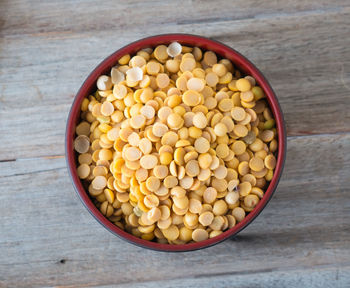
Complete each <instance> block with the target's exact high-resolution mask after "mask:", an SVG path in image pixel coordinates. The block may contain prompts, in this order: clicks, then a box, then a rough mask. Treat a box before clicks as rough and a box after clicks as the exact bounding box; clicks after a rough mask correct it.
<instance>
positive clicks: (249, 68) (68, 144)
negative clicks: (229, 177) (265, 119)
mask: <svg viewBox="0 0 350 288" xmlns="http://www.w3.org/2000/svg"><path fill="white" fill-rule="evenodd" d="M174 41H177V42H179V43H181V44H183V45H189V46H194V45H196V46H198V47H200V48H202V49H209V50H212V51H214V52H215V53H216V54H217V55H219V56H221V57H225V58H227V59H229V60H231V61H232V63H233V64H234V65H235V66H238V68H239V70H240V71H243V72H244V73H247V74H249V75H251V76H253V77H254V78H255V79H256V82H257V83H258V84H259V86H260V87H261V88H262V89H263V91H264V93H265V95H266V98H267V100H268V102H269V106H270V108H271V111H272V113H273V115H274V117H275V121H276V129H277V131H278V153H277V163H276V168H275V171H274V175H273V178H272V180H271V181H270V183H269V186H268V188H267V190H266V192H265V194H264V196H263V198H262V199H261V200H260V202H259V203H258V205H257V206H256V207H255V208H254V210H252V211H251V212H250V213H249V214H248V215H247V216H246V217H245V218H244V219H243V220H242V221H241V222H239V223H237V224H236V225H235V226H234V227H232V228H231V229H228V230H227V231H225V232H223V233H222V234H220V235H218V236H216V237H214V238H209V239H207V240H204V241H201V242H195V243H189V244H181V245H174V244H162V243H157V242H152V241H148V240H143V239H140V238H137V237H136V236H134V235H132V234H130V233H128V232H126V231H124V230H122V229H120V228H119V227H117V226H116V225H114V224H113V223H112V222H110V221H109V220H108V219H107V218H106V217H105V216H103V215H102V213H101V212H100V211H99V210H98V208H97V207H96V206H95V205H94V204H93V202H92V201H91V199H90V197H89V195H88V192H87V191H86V190H85V189H84V187H83V185H82V183H81V181H80V179H79V177H78V175H77V171H76V168H77V165H76V156H75V151H74V148H73V147H74V144H73V143H74V140H73V139H74V133H75V127H76V122H77V121H78V117H79V115H80V104H81V102H82V101H83V99H84V98H85V97H86V96H87V95H89V93H90V91H91V90H92V89H93V87H94V86H95V83H96V80H97V78H98V77H99V76H100V75H102V74H103V73H106V72H107V71H108V70H109V69H110V68H111V67H112V66H114V65H115V64H116V63H117V60H118V59H119V58H120V57H121V56H123V55H124V54H133V53H135V52H137V51H138V50H140V49H143V48H146V47H154V46H156V45H160V44H169V43H171V42H174ZM286 146H287V138H286V127H285V121H284V117H283V112H282V109H281V107H280V104H279V102H278V99H277V97H276V94H275V93H274V91H273V89H272V87H271V85H270V84H269V82H268V81H267V80H266V78H265V77H264V75H263V74H262V73H261V72H260V70H259V69H258V68H257V67H256V66H255V65H254V64H253V63H252V62H251V61H250V60H248V59H247V58H246V57H244V56H243V55H242V54H240V53H239V52H237V51H236V50H235V49H233V48H231V47H229V46H227V45H225V44H223V43H221V42H219V41H217V40H212V39H210V38H207V37H203V36H198V35H193V34H183V33H171V34H159V35H154V36H150V37H146V38H142V39H139V40H136V41H134V42H132V43H130V44H128V45H125V46H124V47H122V48H120V49H118V50H116V51H115V52H113V53H112V54H111V55H109V56H108V57H106V58H105V59H104V60H103V61H102V62H100V64H98V65H97V66H96V68H95V69H93V71H92V72H91V73H90V74H89V76H88V77H87V78H86V79H85V81H84V82H83V84H82V86H81V87H80V89H79V91H78V93H77V94H76V96H75V97H74V101H73V103H72V106H71V109H70V112H69V114H68V119H67V125H66V133H65V154H66V163H67V169H68V173H69V176H70V178H71V181H72V183H73V186H74V189H75V191H76V193H77V194H78V196H79V198H80V200H81V201H82V203H83V204H84V206H85V207H86V209H87V210H88V211H89V212H90V214H91V215H92V216H93V217H94V218H95V219H96V220H97V221H98V222H99V223H100V224H101V225H102V226H104V227H105V228H106V229H107V230H109V231H110V232H111V233H113V234H114V235H117V236H118V237H120V238H121V239H123V240H126V241H127V242H129V243H132V244H135V245H137V246H139V247H143V248H148V249H152V250H156V251H165V252H184V251H194V250H198V249H202V248H207V247H210V246H213V245H215V244H218V243H220V242H222V241H224V240H226V239H228V238H230V237H233V236H235V235H236V234H237V233H239V232H240V231H242V230H243V229H244V228H246V227H247V226H248V225H249V224H250V223H252V221H253V220H254V219H255V218H256V217H257V216H258V215H259V214H260V213H261V212H262V210H263V209H264V208H265V206H266V205H267V203H268V202H269V201H270V199H271V198H272V195H273V194H274V192H275V190H276V188H277V185H278V183H279V181H280V178H281V175H282V171H283V168H284V164H285V159H286Z"/></svg>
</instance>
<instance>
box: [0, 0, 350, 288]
mask: <svg viewBox="0 0 350 288" xmlns="http://www.w3.org/2000/svg"><path fill="white" fill-rule="evenodd" d="M168 32H171V33H174V32H185V33H193V34H199V35H203V36H207V37H212V38H214V39H217V40H219V41H222V42H223V43H225V44H227V45H230V46H231V47H234V48H235V49H237V50H238V51H240V52H241V53H243V54H244V55H246V56H247V57H248V58H249V59H251V60H252V61H253V62H254V63H255V64H256V65H257V66H258V67H259V68H260V69H261V70H262V71H263V73H265V75H266V77H267V78H268V79H269V80H270V83H271V85H272V87H273V88H274V89H275V91H276V93H277V95H278V97H279V99H280V103H281V105H282V108H283V111H284V114H285V119H286V122H287V130H288V153H287V154H288V156H287V162H286V167H285V170H284V175H283V177H282V180H281V182H280V185H279V187H278V190H277V192H276V194H275V196H274V197H273V199H272V201H271V202H270V203H269V205H268V206H267V207H266V209H265V210H264V211H263V213H262V214H261V215H260V216H259V217H258V218H257V219H256V220H255V221H254V223H252V224H251V225H250V226H249V227H248V228H247V229H245V230H244V231H243V232H242V233H240V234H239V236H237V237H236V238H234V239H232V240H228V241H225V242H224V243H221V244H219V245H217V246H215V247H211V248H208V249H204V250H201V251H196V252H190V253H174V254H169V253H161V252H154V251H149V250H145V249H142V248H138V247H136V246H133V245H131V244H128V243H125V242H124V241H122V240H120V239H119V238H117V237H115V236H113V235H112V234H111V233H109V232H108V231H107V230H105V229H104V228H103V227H102V226H101V225H100V224H98V223H97V222H96V221H95V220H94V219H93V217H92V216H91V215H90V214H89V213H88V211H87V210H86V209H85V208H84V207H83V205H82V204H81V202H80V201H79V200H78V197H77V196H76V194H75V192H74V190H73V186H72V184H71V182H70V179H69V177H68V174H67V170H66V164H65V159H64V133H65V124H66V119H67V115H68V111H69V108H70V106H71V104H72V101H73V98H74V95H75V93H76V92H77V91H78V89H79V87H80V85H81V84H82V82H83V81H84V79H85V78H86V77H87V75H88V74H89V72H90V71H91V70H92V69H93V68H94V67H95V66H96V65H97V64H98V63H99V62H100V61H101V60H102V59H104V58H105V57H106V56H107V55H109V54H111V53H112V52H114V51H115V50H117V49H118V48H120V47H121V46H123V45H125V44H127V43H129V42H131V41H134V40H137V39H139V38H142V37H145V36H149V35H154V34H159V33H168ZM349 111H350V2H349V1H347V0H342V1H341V0H334V1H328V0H327V1H326V0H317V1H316V0H314V1H312V0H302V1H291V0H288V1H287V0H286V1H260V0H237V1H227V0H220V1H200V0H192V1H191V0H184V1H171V0H162V1H147V0H143V1H138V0H132V1H121V0H120V1H112V0H104V1H92V0H91V1H83V0H77V1H74V0H56V1H40V0H36V1H29V0H0V251H1V252H0V287H43V286H45V287H52V286H55V287H57V286H59V287H349V286H350V188H349V186H350V112H349Z"/></svg>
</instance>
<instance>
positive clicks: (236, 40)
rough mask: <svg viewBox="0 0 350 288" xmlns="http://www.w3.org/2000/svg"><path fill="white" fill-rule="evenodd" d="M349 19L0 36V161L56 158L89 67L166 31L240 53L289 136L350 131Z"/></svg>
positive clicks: (319, 16)
mask: <svg viewBox="0 0 350 288" xmlns="http://www.w3.org/2000/svg"><path fill="white" fill-rule="evenodd" d="M11 3H12V2H11ZM50 13H51V12H50ZM52 13H53V12H52ZM105 19H106V20H105V21H107V20H108V18H105ZM349 19H350V8H344V9H343V10H342V11H341V12H338V11H337V10H336V11H329V12H320V11H318V12H317V10H316V12H315V13H309V14H308V13H306V14H303V13H301V14H296V15H285V16H281V17H276V18H268V17H267V18H262V19H259V21H257V20H256V19H243V20H240V21H235V20H233V21H232V20H227V19H224V20H225V21H222V22H209V23H199V24H195V23H191V24H181V25H180V24H179V25H177V24H176V25H175V24H174V23H172V22H171V21H169V22H170V23H164V24H163V25H161V26H159V25H158V26H151V27H150V28H149V29H147V33H145V32H144V31H142V30H140V29H139V28H138V27H137V26H135V27H130V29H128V30H123V29H121V30H118V32H117V34H116V31H115V30H112V29H108V28H106V27H105V26H103V27H102V26H101V27H100V29H101V30H100V31H99V32H98V33H96V32H94V31H92V32H84V33H75V32H74V31H73V32H72V33H68V34H65V33H56V34H55V33H52V34H50V33H49V34H40V33H39V34H37V35H28V36H26V35H21V36H18V35H17V36H16V35H14V36H11V35H9V36H6V37H3V38H0V47H1V49H2V53H1V56H0V121H1V123H2V125H1V126H0V134H1V135H9V136H8V137H5V138H4V139H2V141H0V160H9V159H17V158H23V157H39V156H47V155H63V154H64V143H63V141H64V140H63V138H64V130H65V121H66V118H67V115H68V111H69V108H70V105H71V103H72V99H73V97H74V94H75V93H76V92H77V91H78V89H79V87H80V85H81V83H82V82H83V80H84V79H85V77H86V76H87V75H88V74H89V71H91V70H92V69H93V68H94V67H95V66H96V65H97V64H98V63H99V62H100V61H101V60H102V59H103V58H104V57H105V56H106V55H109V54H110V53H112V52H113V51H114V50H115V49H117V48H119V47H121V46H123V45H125V44H127V43H129V42H131V41H133V40H136V39H138V38H142V37H144V36H147V35H152V34H157V33H165V32H191V33H195V34H200V35H205V36H208V37H212V38H214V39H218V40H221V41H223V42H224V43H226V44H228V45H230V46H232V47H234V48H236V49H237V50H238V51H240V52H242V53H243V54H245V55H246V56H247V57H248V58H249V59H251V60H252V61H253V62H254V63H255V64H256V65H257V66H258V67H259V68H260V69H261V70H262V71H263V72H264V73H265V74H266V76H267V78H268V79H269V80H270V82H271V84H272V86H273V88H274V89H275V91H276V93H277V95H278V97H279V99H280V102H281V105H282V108H283V110H284V114H285V118H286V121H287V129H288V134H289V135H304V134H317V133H337V132H341V131H349V129H350V128H349V127H350V125H349V124H350V112H349V111H350V101H348V95H349V89H350V88H349V87H350V55H349V53H347V49H346V47H349V45H350V37H349V36H350V32H349V29H348V27H349V24H350V20H349ZM52 21H53V23H56V22H55V21H57V18H52ZM108 23H109V22H108ZM106 25H107V24H106ZM11 27H12V26H11ZM261 35H263V36H264V37H261ZM276 35H279V36H278V37H276ZM106 39H108V41H106ZM310 111H311V112H310ZM335 115H339V116H338V117H335Z"/></svg>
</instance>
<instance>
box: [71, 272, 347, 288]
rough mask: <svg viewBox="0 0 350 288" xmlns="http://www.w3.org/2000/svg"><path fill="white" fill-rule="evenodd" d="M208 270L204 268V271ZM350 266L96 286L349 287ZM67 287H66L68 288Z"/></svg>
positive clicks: (197, 287) (127, 287)
mask: <svg viewBox="0 0 350 288" xmlns="http://www.w3.org/2000/svg"><path fill="white" fill-rule="evenodd" d="M204 269H205V268H204ZM348 273H349V267H339V268H329V267H315V268H313V269H307V270H292V271H288V272H285V271H267V272H258V273H247V274H228V275H227V274H221V275H208V276H202V275H201V277H194V278H189V279H187V278H182V277H181V278H179V279H169V280H167V281H149V282H141V283H131V284H130V283H127V284H118V282H115V283H114V284H113V285H103V286H94V287H100V288H109V287H117V288H123V287H125V288H134V287H135V288H136V287H142V288H152V287H164V288H168V287H171V288H174V287H191V288H202V287H216V288H225V287H227V288H228V287H230V288H234V287H237V288H238V287H271V288H281V287H290V288H294V287H295V288H299V287H310V288H311V287H320V288H321V287H325V284H326V283H328V284H331V285H332V287H338V288H341V287H348V286H349V285H350V280H349V277H348ZM65 287H67V286H65Z"/></svg>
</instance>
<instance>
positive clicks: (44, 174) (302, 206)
mask: <svg viewBox="0 0 350 288" xmlns="http://www.w3.org/2000/svg"><path fill="white" fill-rule="evenodd" d="M330 147H331V148H332V149H330ZM349 150H350V134H349V133H348V134H340V135H315V136H307V137H291V138H289V142H288V154H287V155H288V157H287V162H286V167H285V171H284V176H283V178H282V180H281V183H280V185H279V187H278V189H277V192H276V193H275V195H274V197H273V199H272V200H271V201H270V203H269V204H268V206H267V207H266V209H265V210H264V211H263V212H262V214H261V215H260V216H259V217H258V218H257V219H256V220H255V221H254V223H252V224H251V225H250V226H249V227H248V228H247V229H245V230H244V231H242V232H241V233H240V234H239V235H238V236H237V237H235V238H233V239H232V240H227V241H225V242H223V243H221V244H219V245H216V246H214V247H211V248H208V249H204V250H200V251H195V252H191V253H172V254H165V253H160V252H155V251H149V250H145V249H142V248H138V247H135V246H133V245H131V244H128V243H125V242H124V241H122V240H120V239H118V238H117V237H115V236H113V235H112V234H111V233H109V232H108V231H107V230H105V229H104V228H103V227H101V226H100V224H98V223H97V222H96V221H95V220H94V219H93V217H91V215H89V213H88V212H87V211H86V209H85V208H84V207H83V205H82V204H81V203H80V201H79V200H78V199H77V196H76V195H75V193H74V191H73V188H72V185H71V183H70V180H69V178H68V177H67V172H66V169H65V168H64V167H63V166H62V164H64V163H63V159H62V158H54V159H40V163H41V164H40V165H36V164H34V162H36V161H37V159H32V160H30V159H28V160H27V161H29V162H26V161H14V162H13V163H12V164H11V165H12V166H10V164H9V163H7V162H0V170H1V171H4V174H5V175H11V171H27V172H25V173H20V174H19V175H16V173H14V175H13V176H6V177H0V186H1V187H3V189H1V190H0V219H2V221H1V222H0V231H1V237H0V250H1V251H3V256H2V257H1V258H0V271H1V272H0V287H2V286H3V287H9V286H10V287H12V286H16V287H28V286H56V285H62V286H73V287H75V286H79V285H80V286H81V287H87V286H99V285H107V286H108V285H111V286H112V285H113V284H119V285H120V287H124V286H126V285H129V284H127V283H134V284H133V285H134V287H136V286H138V287H139V286H142V287H150V285H151V284H152V283H153V284H154V285H156V284H158V283H159V284H160V283H166V282H167V283H168V284H164V287H183V286H181V285H182V284H181V283H180V282H179V279H184V283H186V284H188V286H192V285H194V287H197V286H195V285H201V283H207V285H209V286H210V284H208V283H209V281H218V282H215V283H218V286H216V287H227V286H228V285H229V284H228V283H230V282H231V281H233V279H236V278H237V279H238V280H237V282H235V283H237V287H238V286H239V285H238V284H239V283H243V281H244V279H247V278H249V276H250V275H251V278H250V279H251V280H250V281H251V282H249V281H248V280H247V281H248V283H254V281H256V280H255V279H262V280H261V281H262V282H261V283H269V281H272V284H274V285H275V286H273V285H270V286H273V287H290V285H288V284H289V283H291V282H292V281H293V280H295V279H300V283H305V284H310V285H311V286H310V285H305V286H308V287H309V286H310V287H312V285H314V286H315V287H318V286H317V285H318V283H335V284H339V285H338V287H344V285H343V284H344V283H349V281H350V280H349V279H350V278H349V275H350V274H349V273H350V263H349V259H350V238H349V233H350V227H349V222H350V213H349V212H350V193H349V192H350V191H349V184H350V179H349V177H348V176H349V172H348V171H349V170H350V154H349V153H347V151H349ZM30 161H32V163H33V165H29V163H30ZM38 163H39V162H38ZM39 166H42V167H43V169H40V167H39ZM23 167H25V168H23ZM31 167H33V168H31ZM51 168H54V169H53V170H51ZM45 169H46V170H47V171H44V170H45ZM9 171H10V172H9ZM174 267H176V269H174ZM204 267H205V269H204ZM208 271H210V272H208ZM208 274H209V275H208ZM220 275H222V278H221V277H220ZM278 279H279V280H278ZM316 279H317V280H316ZM164 280H166V281H164ZM152 281H153V282H152ZM239 281H241V282H239ZM259 283H260V282H259ZM172 284H173V285H172ZM284 284H285V286H283V285H284ZM123 285H124V286H123ZM166 285H168V286H166ZM220 285H221V286H220ZM232 285H233V284H232ZM188 286H187V287H188ZM250 286H253V285H250ZM263 286H264V285H263ZM301 286H303V285H301ZM345 286H346V285H345ZM131 287H133V286H131ZM152 287H154V286H152ZM198 287H199V286H198ZM291 287H293V286H291ZM299 287H300V286H299ZM335 287H337V286H335Z"/></svg>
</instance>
